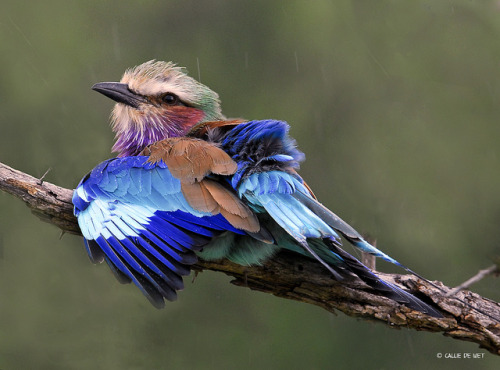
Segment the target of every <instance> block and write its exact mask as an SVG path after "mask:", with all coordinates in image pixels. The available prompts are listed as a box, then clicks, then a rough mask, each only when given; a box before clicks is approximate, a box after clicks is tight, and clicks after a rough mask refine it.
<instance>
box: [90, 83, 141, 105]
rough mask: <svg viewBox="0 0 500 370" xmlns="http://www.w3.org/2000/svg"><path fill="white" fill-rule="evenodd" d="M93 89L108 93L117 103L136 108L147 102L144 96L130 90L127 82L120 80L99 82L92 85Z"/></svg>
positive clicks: (104, 93)
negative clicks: (123, 82) (120, 81)
mask: <svg viewBox="0 0 500 370" xmlns="http://www.w3.org/2000/svg"><path fill="white" fill-rule="evenodd" d="M92 90H95V91H97V92H100V93H101V94H103V95H106V96H107V97H108V98H111V99H113V100H114V101H115V102H117V103H122V104H125V105H129V106H131V107H134V108H139V105H140V104H141V103H145V102H147V100H146V99H145V98H144V97H143V96H141V95H138V94H136V93H134V92H132V91H130V89H129V88H128V85H127V84H122V83H119V82H99V83H97V84H95V85H94V86H92Z"/></svg>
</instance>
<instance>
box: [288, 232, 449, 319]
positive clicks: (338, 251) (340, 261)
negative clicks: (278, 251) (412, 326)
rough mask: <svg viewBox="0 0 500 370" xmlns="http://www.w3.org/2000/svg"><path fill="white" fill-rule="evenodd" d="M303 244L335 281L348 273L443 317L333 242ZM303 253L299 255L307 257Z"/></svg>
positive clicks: (387, 294) (381, 291)
mask: <svg viewBox="0 0 500 370" xmlns="http://www.w3.org/2000/svg"><path fill="white" fill-rule="evenodd" d="M305 244H306V245H302V247H303V248H304V250H305V251H304V252H306V253H307V254H309V256H313V257H314V258H315V259H316V260H318V261H319V262H320V263H322V264H323V265H324V266H325V267H327V268H328V270H330V272H332V274H333V275H334V277H335V278H336V279H337V280H339V279H343V276H346V275H347V274H349V273H350V274H354V275H356V276H357V277H359V278H360V279H361V280H363V282H364V283H366V284H367V285H368V286H370V287H371V288H372V289H374V290H375V291H376V292H377V293H379V294H380V295H383V296H384V297H387V298H389V299H392V300H393V301H396V302H398V303H401V304H404V305H405V306H407V307H409V308H411V309H413V310H416V311H420V312H423V313H425V314H427V315H430V316H433V317H438V318H440V317H443V315H442V314H441V313H440V312H439V311H438V310H437V309H436V308H434V307H432V306H431V305H430V304H428V303H425V302H423V301H422V300H421V299H419V298H417V297H416V296H414V295H413V294H411V293H408V292H406V291H404V290H403V289H401V288H399V287H397V286H396V285H394V284H391V283H389V282H387V281H384V280H382V279H381V278H380V277H379V276H377V275H376V274H375V273H373V272H372V271H371V270H370V269H369V268H368V267H366V266H365V265H363V264H362V263H361V262H360V261H358V260H357V259H356V258H355V257H353V256H351V255H350V254H349V253H347V252H346V251H344V250H343V249H342V248H340V246H339V244H338V243H337V242H336V241H335V240H333V239H323V240H321V242H320V240H318V239H316V240H314V239H313V240H311V239H310V240H308V242H306V243H305ZM295 251H297V249H295ZM304 252H302V253H301V254H305V255H307V254H306V253H304Z"/></svg>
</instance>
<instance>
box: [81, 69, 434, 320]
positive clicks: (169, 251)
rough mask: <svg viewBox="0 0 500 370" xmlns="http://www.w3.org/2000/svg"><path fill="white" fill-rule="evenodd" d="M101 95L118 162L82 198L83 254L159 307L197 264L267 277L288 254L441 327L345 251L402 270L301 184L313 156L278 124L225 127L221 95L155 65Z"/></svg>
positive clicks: (96, 174)
mask: <svg viewBox="0 0 500 370" xmlns="http://www.w3.org/2000/svg"><path fill="white" fill-rule="evenodd" d="M93 89H94V90H96V91H98V92H100V93H102V94H104V95H106V96H107V97H109V98H111V99H113V100H114V101H116V102H117V104H116V105H115V107H114V110H113V113H112V128H113V131H114V132H115V133H116V143H115V145H114V146H113V150H114V151H115V152H117V153H118V156H117V157H116V158H112V159H109V160H106V161H104V162H103V163H101V164H99V165H98V166H97V167H95V168H94V169H93V170H92V171H91V172H90V173H89V174H87V175H86V176H85V177H84V178H83V180H82V181H81V182H80V184H79V185H78V187H77V188H76V190H75V192H74V195H73V203H74V206H75V208H74V212H75V215H76V216H77V218H78V223H79V225H80V228H81V231H82V234H83V236H84V241H85V246H86V248H87V252H88V254H89V256H90V259H91V261H92V262H94V263H99V262H102V261H104V260H105V261H106V262H107V264H108V265H109V267H110V268H111V270H112V271H113V272H114V274H115V275H116V276H117V278H118V279H119V280H120V281H121V282H133V283H134V284H135V285H137V286H138V287H139V288H140V289H141V291H142V292H143V294H144V295H145V296H146V297H147V298H148V299H149V300H150V301H151V303H152V304H153V305H154V306H156V307H163V306H164V304H165V302H164V299H167V300H174V299H176V297H177V294H176V291H177V290H180V289H182V288H183V281H182V276H185V275H188V274H189V273H190V266H191V265H192V264H194V263H195V262H196V261H197V258H198V257H201V258H203V259H205V260H214V259H221V258H227V259H229V260H231V261H233V262H236V263H238V264H242V265H258V264H261V263H262V262H264V261H266V260H267V259H268V258H270V257H272V256H273V255H274V254H275V253H276V252H277V251H279V250H280V249H288V250H292V251H294V252H297V253H300V254H302V255H305V256H309V257H311V258H314V259H316V260H317V261H318V262H319V263H321V264H322V265H323V266H324V267H325V268H326V269H328V270H329V272H330V273H331V275H332V278H334V279H336V280H339V281H342V280H343V279H344V278H345V277H346V276H349V275H356V276H358V277H359V278H360V279H362V280H363V281H364V282H365V283H367V284H368V285H369V286H370V287H372V288H373V289H374V290H375V291H377V292H378V293H379V294H381V295H384V296H386V297H388V298H391V299H393V300H394V301H396V302H399V303H402V304H404V305H406V306H408V307H410V308H412V309H414V310H418V311H421V312H423V313H427V314H429V315H431V316H435V317H441V316H442V315H441V314H440V313H439V312H438V311H437V310H436V309H434V308H433V307H431V306H430V305H428V304H426V303H424V302H423V301H421V300H420V299H418V298H417V297H415V296H413V295H412V294H410V293H408V292H406V291H404V290H402V289H400V288H398V287H397V286H395V285H393V284H391V283H389V282H386V281H384V280H382V279H381V278H379V277H378V276H377V275H376V274H375V273H373V272H372V271H371V270H370V269H368V268H367V267H365V266H364V265H363V264H362V263H361V262H359V261H358V260H357V259H356V258H354V257H353V256H351V255H350V254H348V253H347V252H345V251H344V250H343V249H341V236H342V237H344V238H345V239H346V240H347V241H349V242H350V243H352V244H353V245H354V246H355V247H357V248H359V249H360V250H362V251H364V252H368V253H371V254H372V255H374V256H376V257H380V258H382V259H384V260H386V261H389V262H392V263H394V264H396V265H398V266H401V267H403V268H405V267H404V266H402V265H401V264H400V263H399V262H397V261H396V260H394V259H393V258H391V257H389V256H388V255H386V254H385V253H383V252H381V251H380V250H378V249H377V248H375V247H374V246H372V245H370V244H369V243H368V242H367V241H365V240H364V239H363V237H362V236H361V235H360V234H359V233H358V232H357V231H356V230H354V229H353V228H352V227H351V226H349V225H348V224H347V223H345V222H344V221H342V220H341V219H340V218H339V217H338V216H336V215H335V214H334V213H332V212H331V211H330V210H328V209H327V208H326V207H325V206H323V205H322V204H321V203H319V202H318V201H317V199H316V198H315V196H314V194H313V193H312V191H311V190H310V188H309V187H308V186H307V185H306V183H305V182H304V181H303V179H302V178H301V177H300V176H299V175H298V173H297V169H298V166H299V163H300V162H301V161H302V160H303V159H304V154H303V153H302V152H300V151H299V150H298V149H297V148H296V144H295V141H294V140H293V139H292V138H291V137H290V136H289V135H288V129H289V126H288V125H287V123H286V122H283V121H277V120H258V121H244V120H226V118H225V117H224V116H223V115H222V112H221V107H220V101H219V97H218V95H217V94H216V93H215V92H213V91H212V90H210V89H209V88H208V87H206V86H205V85H202V84H201V83H199V82H197V81H196V80H194V79H193V78H191V77H189V76H188V75H187V74H186V73H185V72H184V70H183V69H182V68H179V67H176V66H175V65H174V64H172V63H165V62H155V61H150V62H147V63H144V64H142V65H139V66H137V67H135V68H133V69H130V70H128V71H126V72H125V74H124V76H123V78H122V79H121V81H120V83H111V82H103V83H98V84H96V85H94V86H93Z"/></svg>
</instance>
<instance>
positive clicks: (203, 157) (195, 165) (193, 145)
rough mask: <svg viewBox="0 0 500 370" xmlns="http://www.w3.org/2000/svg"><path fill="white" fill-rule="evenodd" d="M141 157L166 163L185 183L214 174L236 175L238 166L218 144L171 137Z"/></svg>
mask: <svg viewBox="0 0 500 370" xmlns="http://www.w3.org/2000/svg"><path fill="white" fill-rule="evenodd" d="M141 155H149V160H148V161H149V162H151V163H157V162H158V161H160V160H163V162H165V164H166V165H167V166H168V168H169V170H170V172H171V173H172V175H173V176H174V177H176V178H178V179H179V180H181V182H194V181H200V180H201V179H203V178H204V177H205V176H207V175H208V174H210V173H215V174H218V175H232V174H233V173H235V172H236V169H237V164H236V162H235V161H233V160H232V159H231V157H230V156H229V155H228V154H227V153H226V152H224V151H223V150H222V149H220V148H219V147H217V146H216V145H214V144H212V143H209V142H206V141H203V140H200V139H194V138H185V137H183V138H169V139H165V140H162V141H159V142H157V143H154V144H152V145H150V146H149V147H148V148H146V149H145V150H143V152H142V153H141Z"/></svg>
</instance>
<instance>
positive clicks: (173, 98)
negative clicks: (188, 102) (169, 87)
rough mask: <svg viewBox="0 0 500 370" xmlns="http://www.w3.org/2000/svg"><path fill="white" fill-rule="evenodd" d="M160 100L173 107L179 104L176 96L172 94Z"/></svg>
mask: <svg viewBox="0 0 500 370" xmlns="http://www.w3.org/2000/svg"><path fill="white" fill-rule="evenodd" d="M161 100H163V102H164V103H166V104H168V105H175V104H177V103H178V102H179V98H178V97H177V95H175V94H172V93H167V94H165V95H163V97H162V98H161Z"/></svg>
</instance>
